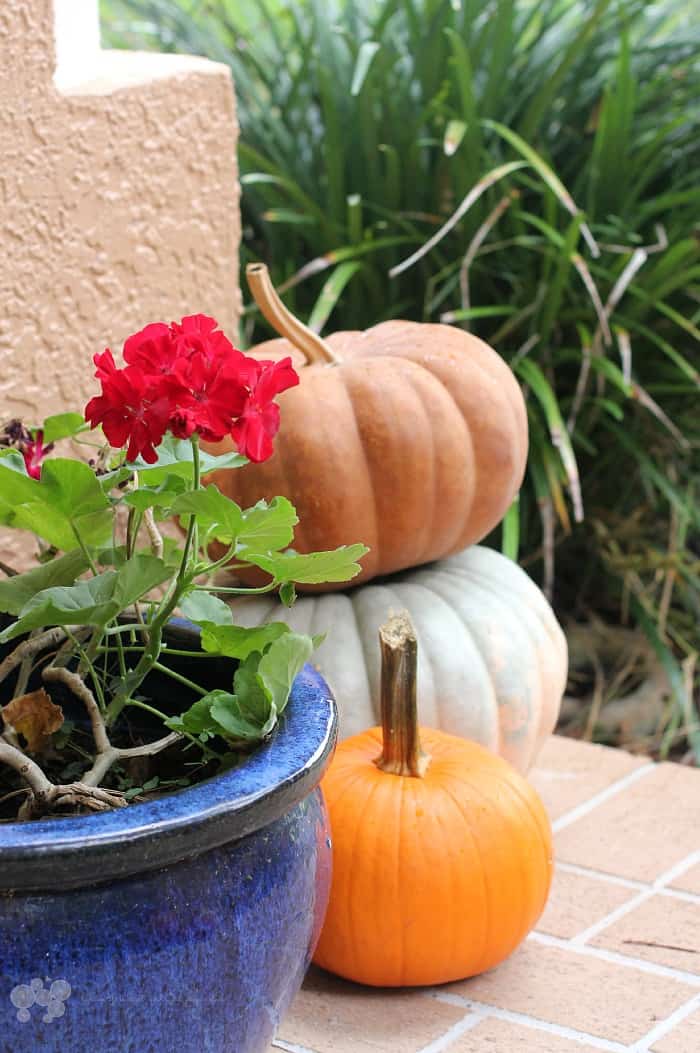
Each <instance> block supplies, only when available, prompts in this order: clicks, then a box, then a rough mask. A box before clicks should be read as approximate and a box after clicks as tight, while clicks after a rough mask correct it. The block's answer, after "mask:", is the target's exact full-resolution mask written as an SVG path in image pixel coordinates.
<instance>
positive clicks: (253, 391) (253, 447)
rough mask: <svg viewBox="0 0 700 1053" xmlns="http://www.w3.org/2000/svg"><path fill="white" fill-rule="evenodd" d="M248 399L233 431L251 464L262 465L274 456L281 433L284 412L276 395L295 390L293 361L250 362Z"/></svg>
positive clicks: (236, 440) (232, 435) (233, 436)
mask: <svg viewBox="0 0 700 1053" xmlns="http://www.w3.org/2000/svg"><path fill="white" fill-rule="evenodd" d="M246 366H247V374H248V375H247V387H248V398H247V399H246V402H245V406H244V407H243V410H242V412H241V413H240V414H239V417H238V420H237V421H236V422H235V423H234V425H233V427H232V428H231V437H232V438H233V441H234V442H235V443H236V446H237V447H238V450H239V453H242V454H244V455H245V456H246V457H247V458H248V459H249V460H250V461H254V462H256V463H259V462H260V461H266V460H267V459H268V457H271V456H272V452H273V445H272V440H273V439H274V437H275V435H276V434H277V432H278V431H279V426H280V408H279V406H278V405H277V403H276V402H273V401H272V400H273V399H274V397H275V396H276V395H279V394H281V393H282V392H283V391H286V390H287V388H292V387H295V385H296V384H298V383H299V375H298V373H297V372H296V371H295V369H294V368H293V366H292V360H291V358H283V359H282V360H281V361H280V362H259V361H257V360H256V359H254V358H248V359H247V360H246Z"/></svg>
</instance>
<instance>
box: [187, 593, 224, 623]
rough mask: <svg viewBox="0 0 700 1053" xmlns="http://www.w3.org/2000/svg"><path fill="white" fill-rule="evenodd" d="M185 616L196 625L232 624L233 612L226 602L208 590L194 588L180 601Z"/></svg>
mask: <svg viewBox="0 0 700 1053" xmlns="http://www.w3.org/2000/svg"><path fill="white" fill-rule="evenodd" d="M180 610H181V611H182V613H183V615H184V617H185V618H189V620H190V621H191V622H195V623H196V624H197V625H211V626H215V625H233V612H232V610H231V608H230V607H229V605H228V604H227V603H224V601H223V600H220V599H219V598H218V596H212V594H211V593H210V592H205V591H203V590H200V589H195V590H194V592H191V593H190V594H189V595H188V596H185V597H184V599H182V600H181V601H180Z"/></svg>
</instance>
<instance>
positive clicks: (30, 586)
mask: <svg viewBox="0 0 700 1053" xmlns="http://www.w3.org/2000/svg"><path fill="white" fill-rule="evenodd" d="M86 569H87V559H86V558H85V555H84V554H83V552H81V551H80V549H75V550H74V551H73V552H68V553H66V555H65V556H58V557H57V558H56V559H52V560H51V561H50V562H49V563H43V564H41V566H39V567H33V568H32V569H31V570H27V571H25V573H24V574H16V575H15V576H14V577H13V578H7V579H5V580H3V581H0V611H4V612H5V613H6V614H19V612H20V611H21V610H22V608H23V607H24V605H25V604H26V603H28V602H29V600H31V599H32V597H34V596H36V594H37V592H41V591H42V589H49V588H51V587H52V586H54V585H70V584H72V582H74V581H75V579H76V578H77V577H78V576H79V575H80V574H82V573H83V571H84V570H86Z"/></svg>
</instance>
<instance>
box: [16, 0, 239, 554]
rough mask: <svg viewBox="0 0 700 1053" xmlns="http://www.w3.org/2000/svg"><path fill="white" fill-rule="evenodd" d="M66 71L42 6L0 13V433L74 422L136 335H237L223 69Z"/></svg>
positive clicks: (114, 64)
mask: <svg viewBox="0 0 700 1053" xmlns="http://www.w3.org/2000/svg"><path fill="white" fill-rule="evenodd" d="M68 6H69V5H64V7H66V8H68ZM59 13H60V12H59ZM64 50H65V49H64ZM65 53H66V54H69V55H70V54H71V52H70V48H69V49H67V50H65ZM70 63H71V64H70V66H68V67H64V68H62V69H61V71H60V74H61V75H60V76H59V77H58V78H57V84H58V85H59V87H60V90H59V87H57V85H56V83H54V66H55V40H54V10H53V6H52V2H51V0H2V3H1V4H0V239H1V242H2V251H1V252H0V421H2V420H6V419H8V418H9V417H12V416H21V417H22V418H23V419H25V420H27V421H28V422H29V423H36V422H38V421H39V420H41V419H42V418H43V417H44V416H45V415H46V414H48V413H53V412H57V411H59V410H63V409H76V408H80V407H81V406H82V404H83V403H84V401H85V399H86V398H87V397H88V396H89V394H90V393H92V391H93V388H94V382H93V381H92V361H91V356H92V354H93V353H94V352H95V351H101V350H102V349H103V348H104V347H105V346H108V345H109V346H112V347H113V348H115V349H118V348H119V347H120V345H121V342H122V340H123V338H124V337H125V336H126V335H128V334H129V333H130V332H132V331H134V329H136V328H139V327H141V326H142V325H143V324H145V323H146V322H148V321H153V320H156V319H164V320H166V321H167V320H170V319H172V318H179V317H180V316H181V315H183V314H188V313H193V312H195V311H204V312H206V313H209V314H213V315H214V316H215V317H216V318H217V319H218V320H219V322H220V323H221V324H222V326H223V327H224V329H226V330H227V331H228V332H229V333H230V334H231V335H233V334H234V331H235V323H236V319H237V314H238V309H239V290H238V240H239V229H240V225H239V212H238V183H237V170H236V159H235V147H236V134H237V132H236V125H235V112H234V97H233V91H232V86H231V80H230V75H229V71H228V69H227V68H226V67H224V66H220V65H218V64H215V63H211V62H207V61H206V60H204V59H197V58H192V57H187V56H175V55H172V56H171V55H145V54H144V55H142V54H134V53H130V52H114V51H112V52H110V51H103V52H100V53H99V54H98V55H97V56H95V55H94V54H93V55H91V56H87V55H86V56H85V62H84V68H83V67H81V65H80V64H79V63H77V62H76V61H75V56H74V55H73V56H72V57H71V59H70ZM0 553H3V554H4V556H5V558H9V556H10V554H11V553H10V547H9V542H8V538H7V534H5V535H4V536H3V535H2V534H1V533H0Z"/></svg>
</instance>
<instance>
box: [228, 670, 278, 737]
mask: <svg viewBox="0 0 700 1053" xmlns="http://www.w3.org/2000/svg"><path fill="white" fill-rule="evenodd" d="M260 660H261V656H260V655H259V654H251V655H249V656H248V658H247V659H246V660H245V662H242V663H241V664H240V666H239V667H238V669H237V670H236V672H235V674H234V677H233V690H234V692H235V694H236V698H237V699H238V704H239V706H240V710H241V713H242V715H243V716H244V717H245V718H246V720H250V721H251V722H252V723H254V724H257V725H258V726H259V727H260V728H261V729H262V730H263V732H264V734H267V732H268V731H269V730H272V728H273V727H274V725H275V722H276V720H277V709H276V708H275V707H274V706H273V705H272V694H271V692H270V691H269V690H268V689H267V688H266V687H265V684H264V683H263V681H262V678H261V677H260V676H259V675H258V666H259V665H260Z"/></svg>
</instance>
